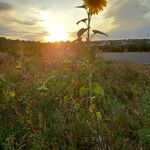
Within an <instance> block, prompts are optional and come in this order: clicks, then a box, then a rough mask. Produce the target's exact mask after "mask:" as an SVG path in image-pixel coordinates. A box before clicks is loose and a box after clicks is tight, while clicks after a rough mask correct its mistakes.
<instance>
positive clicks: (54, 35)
mask: <svg viewBox="0 0 150 150" xmlns="http://www.w3.org/2000/svg"><path fill="white" fill-rule="evenodd" d="M49 30H50V31H49V32H50V33H49V34H50V35H49V36H46V37H45V41H47V42H49V41H51V42H55V41H66V40H67V39H68V34H67V32H66V31H65V30H64V28H63V27H61V26H59V25H53V26H50V29H49Z"/></svg>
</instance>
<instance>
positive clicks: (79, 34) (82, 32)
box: [77, 28, 89, 38]
mask: <svg viewBox="0 0 150 150" xmlns="http://www.w3.org/2000/svg"><path fill="white" fill-rule="evenodd" d="M88 29H89V28H86V29H85V28H81V29H80V30H79V31H78V32H77V36H78V38H80V37H81V36H82V35H83V34H84V33H85V32H86V31H87V30H88Z"/></svg>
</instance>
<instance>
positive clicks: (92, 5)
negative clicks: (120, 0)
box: [83, 0, 107, 15]
mask: <svg viewBox="0 0 150 150" xmlns="http://www.w3.org/2000/svg"><path fill="white" fill-rule="evenodd" d="M83 2H84V3H83V5H84V6H85V7H86V8H87V9H88V10H89V13H90V14H91V15H92V14H98V13H99V12H100V11H102V10H103V8H104V7H106V6H107V0H83Z"/></svg>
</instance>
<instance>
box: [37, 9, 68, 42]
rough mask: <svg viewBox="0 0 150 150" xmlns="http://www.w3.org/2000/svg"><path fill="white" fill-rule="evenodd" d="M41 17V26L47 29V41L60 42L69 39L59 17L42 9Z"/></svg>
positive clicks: (45, 38) (45, 37)
mask: <svg viewBox="0 0 150 150" xmlns="http://www.w3.org/2000/svg"><path fill="white" fill-rule="evenodd" d="M39 17H40V19H41V20H42V22H41V26H42V27H43V28H44V30H46V32H47V35H45V36H44V41H45V42H58V41H67V40H68V38H69V36H68V33H67V31H66V29H65V26H64V25H63V24H62V22H59V21H58V20H59V19H57V17H56V16H55V15H54V14H52V13H50V12H48V11H41V12H40V16H39Z"/></svg>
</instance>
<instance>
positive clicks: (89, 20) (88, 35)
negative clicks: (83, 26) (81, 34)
mask: <svg viewBox="0 0 150 150" xmlns="http://www.w3.org/2000/svg"><path fill="white" fill-rule="evenodd" d="M87 25H88V32H87V42H88V43H89V42H90V27H91V15H90V14H89V13H88V24H87Z"/></svg>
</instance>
